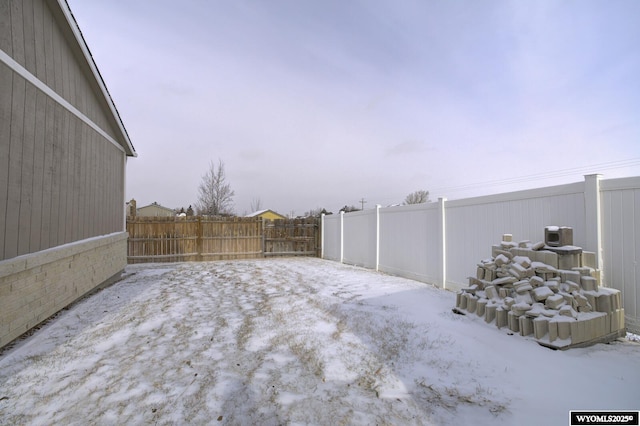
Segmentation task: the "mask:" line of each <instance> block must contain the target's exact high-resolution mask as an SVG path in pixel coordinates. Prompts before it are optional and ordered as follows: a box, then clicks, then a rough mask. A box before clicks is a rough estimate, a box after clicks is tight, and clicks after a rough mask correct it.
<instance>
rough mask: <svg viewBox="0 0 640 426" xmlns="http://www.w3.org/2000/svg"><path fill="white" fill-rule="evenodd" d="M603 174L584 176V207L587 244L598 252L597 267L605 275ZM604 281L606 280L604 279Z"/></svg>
mask: <svg viewBox="0 0 640 426" xmlns="http://www.w3.org/2000/svg"><path fill="white" fill-rule="evenodd" d="M601 178H602V175H600V174H593V175H585V177H584V208H585V222H586V223H585V227H586V235H585V239H586V246H587V249H588V250H593V251H594V252H595V253H596V267H597V268H598V269H600V271H601V272H600V273H601V274H602V275H603V276H604V274H605V271H604V266H605V265H603V262H602V214H601V207H600V179H601ZM603 282H605V281H604V280H603Z"/></svg>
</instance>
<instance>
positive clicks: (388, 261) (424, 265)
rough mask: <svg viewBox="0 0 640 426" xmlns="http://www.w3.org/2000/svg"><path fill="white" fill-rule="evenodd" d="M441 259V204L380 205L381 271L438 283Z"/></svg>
mask: <svg viewBox="0 0 640 426" xmlns="http://www.w3.org/2000/svg"><path fill="white" fill-rule="evenodd" d="M438 259H439V247H438V210H437V205H434V204H415V205H410V206H399V207H388V208H384V209H380V264H379V269H380V270H381V271H383V272H387V273H390V274H394V275H399V276H403V277H406V278H411V279H415V280H418V281H424V282H431V283H436V282H437V281H438V272H439V268H438Z"/></svg>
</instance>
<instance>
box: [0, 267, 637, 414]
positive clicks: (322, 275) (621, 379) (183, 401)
mask: <svg viewBox="0 0 640 426" xmlns="http://www.w3.org/2000/svg"><path fill="white" fill-rule="evenodd" d="M126 274H127V276H126V278H125V279H123V280H122V281H120V282H118V283H117V284H115V285H113V286H111V287H109V288H107V289H105V290H102V291H100V292H98V293H96V294H94V295H92V296H91V297H88V298H86V299H84V300H83V301H81V302H79V303H76V304H75V305H74V306H72V307H71V308H70V309H68V310H65V311H63V312H62V313H61V314H59V315H58V316H57V317H56V318H55V319H53V320H52V321H49V322H48V323H47V324H46V325H45V326H43V327H42V328H40V329H39V330H38V331H36V332H35V333H34V334H32V335H31V336H29V337H27V338H25V339H22V340H20V341H19V342H18V343H17V344H15V345H14V346H12V347H10V348H9V349H5V351H4V352H2V353H1V354H0V424H78V425H80V424H82V425H84V424H99V425H102V424H109V425H111V424H159V425H162V424H171V425H175V424H241V425H247V424H262V425H277V424H319V425H329V424H331V425H335V424H394V425H405V424H409V425H410V424H427V425H429V424H437V425H439V424H444V425H447V424H456V425H462V424H474V425H514V424H519V425H540V424H545V425H567V424H569V410H572V409H574V410H575V409H588V410H596V409H634V410H638V409H640V344H638V343H637V342H631V341H628V340H620V341H617V342H615V343H613V344H609V345H603V344H599V345H595V346H592V347H589V348H583V349H572V350H569V351H553V350H550V349H547V348H544V347H541V346H539V345H538V344H537V343H535V342H534V341H532V340H530V339H527V338H523V337H520V336H518V335H510V334H509V332H508V331H507V330H506V329H502V330H498V329H496V328H495V327H494V326H489V325H486V324H485V323H484V321H483V320H482V319H480V318H478V317H476V316H474V315H466V316H461V315H456V314H454V313H453V312H452V311H451V309H452V308H453V307H454V305H455V295H454V294H453V293H450V292H447V291H443V290H438V289H436V288H433V287H431V286H428V285H425V284H422V283H418V282H415V281H410V280H406V279H402V278H398V277H392V276H387V275H384V274H379V273H376V272H372V271H369V270H365V269H360V268H355V267H350V266H346V265H341V264H339V263H336V262H329V261H323V260H320V259H314V258H295V259H269V260H250V261H234V262H207V263H183V264H151V265H149V264H146V265H144V264H143V265H130V266H128V267H127V270H126Z"/></svg>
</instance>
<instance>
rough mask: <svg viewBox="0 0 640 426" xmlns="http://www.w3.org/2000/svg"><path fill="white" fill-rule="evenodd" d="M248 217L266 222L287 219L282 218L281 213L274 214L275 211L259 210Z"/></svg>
mask: <svg viewBox="0 0 640 426" xmlns="http://www.w3.org/2000/svg"><path fill="white" fill-rule="evenodd" d="M246 217H259V218H262V219H264V220H274V219H286V217H285V216H282V215H281V214H279V213H276V212H274V211H273V210H268V209H267V210H258V211H257V212H253V213H251V214H248V215H247V216H246Z"/></svg>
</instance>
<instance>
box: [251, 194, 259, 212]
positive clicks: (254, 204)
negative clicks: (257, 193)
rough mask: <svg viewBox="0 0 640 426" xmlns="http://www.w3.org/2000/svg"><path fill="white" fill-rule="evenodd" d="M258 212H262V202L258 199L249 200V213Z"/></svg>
mask: <svg viewBox="0 0 640 426" xmlns="http://www.w3.org/2000/svg"><path fill="white" fill-rule="evenodd" d="M258 210H262V200H261V199H260V197H258V198H254V199H253V200H251V213H254V212H257V211H258Z"/></svg>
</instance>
